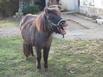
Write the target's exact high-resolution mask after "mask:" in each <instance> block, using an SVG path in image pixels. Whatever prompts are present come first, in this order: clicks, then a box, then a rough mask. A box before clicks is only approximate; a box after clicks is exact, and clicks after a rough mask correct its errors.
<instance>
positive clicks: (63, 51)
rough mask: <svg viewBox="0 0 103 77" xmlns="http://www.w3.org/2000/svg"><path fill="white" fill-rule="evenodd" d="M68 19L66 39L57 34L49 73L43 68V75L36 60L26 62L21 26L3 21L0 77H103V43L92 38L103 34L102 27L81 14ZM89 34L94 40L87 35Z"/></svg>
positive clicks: (1, 25)
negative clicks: (97, 34) (38, 69)
mask: <svg viewBox="0 0 103 77" xmlns="http://www.w3.org/2000/svg"><path fill="white" fill-rule="evenodd" d="M67 16H68V18H69V19H70V21H68V23H69V26H68V29H67V35H66V36H65V38H61V36H60V38H56V36H55V35H54V36H55V37H54V39H53V43H52V46H51V50H50V55H49V60H48V61H49V70H48V72H44V69H43V67H42V71H41V72H38V71H37V69H36V63H35V62H36V60H35V57H29V59H28V60H26V59H25V56H24V55H23V52H22V39H21V37H20V31H19V27H18V25H19V23H18V22H16V21H14V20H12V19H11V20H10V19H9V20H8V19H6V20H1V21H0V77H103V40H102V38H100V37H99V36H98V37H99V38H98V37H95V38H94V37H93V36H95V34H96V33H99V34H102V31H101V30H102V25H98V24H96V23H94V22H92V21H89V20H86V19H84V17H83V18H81V16H80V17H79V15H74V14H72V15H67ZM67 16H66V15H65V16H64V17H65V18H66V17H67ZM74 21H76V22H74ZM80 21H82V22H80ZM83 21H85V22H83ZM87 24H89V25H91V26H89V25H87ZM92 24H95V25H92ZM97 25H98V26H99V27H100V28H99V27H98V26H97ZM96 29H98V30H97V32H95V30H96ZM89 32H90V33H89ZM94 32H95V33H94ZM88 33H89V34H91V37H90V36H89V37H88V36H86V34H87V35H89V34H88ZM92 34H93V36H92ZM84 35H85V37H84ZM58 36H59V35H58ZM81 39H82V40H81ZM42 66H43V60H42Z"/></svg>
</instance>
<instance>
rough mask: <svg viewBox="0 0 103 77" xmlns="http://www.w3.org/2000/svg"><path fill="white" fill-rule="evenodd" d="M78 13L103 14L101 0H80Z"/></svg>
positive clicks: (102, 1) (102, 0)
mask: <svg viewBox="0 0 103 77" xmlns="http://www.w3.org/2000/svg"><path fill="white" fill-rule="evenodd" d="M80 13H83V14H86V15H88V16H100V15H103V0H80Z"/></svg>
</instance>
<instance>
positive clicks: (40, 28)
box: [34, 12, 46, 31]
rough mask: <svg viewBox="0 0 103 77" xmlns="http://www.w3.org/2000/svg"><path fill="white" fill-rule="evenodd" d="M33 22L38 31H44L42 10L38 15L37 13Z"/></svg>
mask: <svg viewBox="0 0 103 77" xmlns="http://www.w3.org/2000/svg"><path fill="white" fill-rule="evenodd" d="M34 23H35V27H36V28H37V30H38V31H46V26H45V25H46V24H45V13H44V12H42V13H41V14H40V15H38V16H37V18H36V19H35V21H34Z"/></svg>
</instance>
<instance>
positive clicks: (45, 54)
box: [43, 47, 50, 71]
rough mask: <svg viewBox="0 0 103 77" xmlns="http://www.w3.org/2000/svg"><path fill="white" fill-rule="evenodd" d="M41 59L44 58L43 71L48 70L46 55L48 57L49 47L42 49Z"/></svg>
mask: <svg viewBox="0 0 103 77" xmlns="http://www.w3.org/2000/svg"><path fill="white" fill-rule="evenodd" d="M43 50H44V51H43V57H44V68H45V71H47V70H48V55H49V50H50V47H45V48H44V49H43Z"/></svg>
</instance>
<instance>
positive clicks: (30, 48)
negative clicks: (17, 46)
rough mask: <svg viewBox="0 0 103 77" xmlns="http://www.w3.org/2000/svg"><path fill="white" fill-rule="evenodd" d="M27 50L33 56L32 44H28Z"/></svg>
mask: <svg viewBox="0 0 103 77" xmlns="http://www.w3.org/2000/svg"><path fill="white" fill-rule="evenodd" d="M29 51H30V53H31V55H32V56H34V53H33V46H32V45H31V44H30V45H29Z"/></svg>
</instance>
